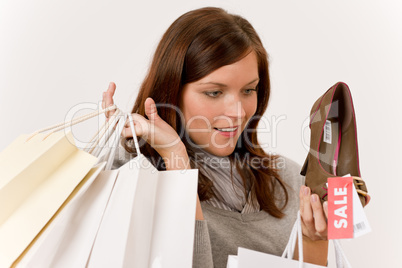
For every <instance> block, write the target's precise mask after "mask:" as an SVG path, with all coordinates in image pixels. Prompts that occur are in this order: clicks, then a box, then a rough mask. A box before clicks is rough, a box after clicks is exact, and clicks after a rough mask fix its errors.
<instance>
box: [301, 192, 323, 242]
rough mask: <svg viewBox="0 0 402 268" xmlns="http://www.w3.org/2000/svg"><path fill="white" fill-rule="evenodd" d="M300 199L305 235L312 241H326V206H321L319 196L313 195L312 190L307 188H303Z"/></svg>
mask: <svg viewBox="0 0 402 268" xmlns="http://www.w3.org/2000/svg"><path fill="white" fill-rule="evenodd" d="M299 197H300V215H301V218H302V223H303V225H304V230H303V234H304V235H306V236H308V237H309V238H310V239H312V240H318V239H326V237H327V220H326V212H325V210H326V209H327V208H326V204H325V203H324V206H323V205H321V202H320V198H319V196H318V195H316V194H311V190H310V188H309V187H306V186H302V187H301V189H300V193H299Z"/></svg>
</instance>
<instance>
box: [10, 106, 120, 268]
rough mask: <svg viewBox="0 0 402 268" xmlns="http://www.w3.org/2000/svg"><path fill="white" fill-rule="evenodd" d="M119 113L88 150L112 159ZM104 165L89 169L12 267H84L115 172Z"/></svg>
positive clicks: (117, 130) (103, 127)
mask: <svg viewBox="0 0 402 268" xmlns="http://www.w3.org/2000/svg"><path fill="white" fill-rule="evenodd" d="M120 115H121V113H120V110H119V109H117V111H116V112H115V114H114V115H113V116H112V117H111V120H110V122H109V123H110V124H107V125H103V126H102V128H100V130H99V131H98V133H97V134H96V135H95V136H94V138H97V137H98V140H97V141H96V142H94V143H89V144H88V145H94V146H95V147H91V146H87V148H86V150H87V151H88V152H91V153H92V154H93V155H95V156H100V158H99V159H109V160H110V161H111V162H113V155H114V154H112V151H114V149H115V148H116V146H118V143H119V140H120V132H121V129H123V127H124V123H125V118H126V117H124V116H123V120H120V119H121V117H120ZM117 121H118V122H117ZM116 123H117V125H116ZM102 133H103V134H104V135H102ZM95 149H96V150H95ZM102 152H103V153H102ZM106 164H107V163H106V162H101V163H99V164H98V165H96V166H95V167H93V168H92V169H91V171H90V172H89V173H88V174H87V176H86V177H85V178H84V179H83V180H82V181H81V182H80V184H79V185H78V186H77V187H76V188H75V190H74V191H73V192H72V193H71V195H70V196H69V198H68V199H67V200H66V201H65V202H64V203H63V205H62V207H61V208H60V209H59V211H58V212H57V213H56V214H55V215H54V216H53V218H52V220H51V221H50V222H49V223H48V224H47V225H46V227H45V229H44V230H42V232H41V234H40V235H39V236H38V237H37V239H36V240H35V241H34V242H33V243H32V244H31V245H30V247H29V249H28V250H27V251H26V252H24V254H23V256H21V257H20V259H19V261H18V263H17V265H16V267H41V268H45V267H59V268H60V267H66V268H70V267H85V265H86V264H87V262H88V258H89V255H90V252H91V249H92V246H93V243H94V240H95V237H96V234H97V231H98V229H99V225H100V223H101V221H102V217H103V215H104V212H105V208H106V205H107V203H108V201H109V198H110V195H111V193H112V190H113V187H114V185H115V181H116V178H117V176H118V173H119V171H118V170H103V169H104V168H105V166H111V165H106Z"/></svg>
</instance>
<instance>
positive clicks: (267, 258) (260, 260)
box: [231, 248, 324, 268]
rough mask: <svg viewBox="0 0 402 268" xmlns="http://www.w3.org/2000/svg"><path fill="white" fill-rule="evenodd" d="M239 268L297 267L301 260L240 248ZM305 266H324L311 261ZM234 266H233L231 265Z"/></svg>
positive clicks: (316, 267)
mask: <svg viewBox="0 0 402 268" xmlns="http://www.w3.org/2000/svg"><path fill="white" fill-rule="evenodd" d="M237 254H238V264H237V268H250V267H253V268H267V267H281V268H282V267H283V268H297V267H300V266H299V261H296V260H292V259H287V258H282V257H279V256H275V255H271V254H266V253H262V252H258V251H254V250H250V249H245V248H239V250H238V252H237ZM303 267H304V268H319V267H324V266H321V265H314V264H310V263H303ZM231 268H232V267H231Z"/></svg>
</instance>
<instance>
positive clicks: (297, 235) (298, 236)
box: [282, 210, 303, 268]
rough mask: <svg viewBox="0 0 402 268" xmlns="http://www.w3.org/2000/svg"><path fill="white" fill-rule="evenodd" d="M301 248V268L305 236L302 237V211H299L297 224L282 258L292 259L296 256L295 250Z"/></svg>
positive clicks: (301, 265) (300, 265)
mask: <svg viewBox="0 0 402 268" xmlns="http://www.w3.org/2000/svg"><path fill="white" fill-rule="evenodd" d="M296 240H297V242H298V243H297V246H298V248H299V268H302V267H303V236H302V228H301V216H300V210H299V211H297V217H296V222H295V224H294V225H293V228H292V231H291V233H290V237H289V242H288V244H287V245H286V248H285V250H284V251H283V254H282V258H288V259H292V258H293V255H294V249H295V246H296Z"/></svg>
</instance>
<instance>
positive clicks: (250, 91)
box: [244, 88, 257, 95]
mask: <svg viewBox="0 0 402 268" xmlns="http://www.w3.org/2000/svg"><path fill="white" fill-rule="evenodd" d="M254 91H257V89H255V88H250V89H246V90H244V93H245V94H246V95H250V94H251V93H253V92H254Z"/></svg>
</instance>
